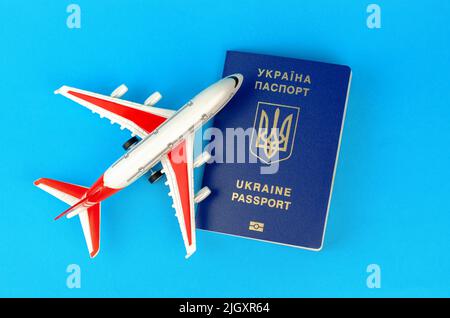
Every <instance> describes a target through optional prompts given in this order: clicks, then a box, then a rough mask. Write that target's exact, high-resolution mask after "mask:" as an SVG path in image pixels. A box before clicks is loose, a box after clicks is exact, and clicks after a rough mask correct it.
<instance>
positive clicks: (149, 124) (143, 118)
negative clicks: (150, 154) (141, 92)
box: [67, 91, 166, 133]
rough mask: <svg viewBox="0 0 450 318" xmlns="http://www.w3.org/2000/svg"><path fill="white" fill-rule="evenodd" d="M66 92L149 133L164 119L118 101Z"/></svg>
mask: <svg viewBox="0 0 450 318" xmlns="http://www.w3.org/2000/svg"><path fill="white" fill-rule="evenodd" d="M67 93H68V94H70V95H73V96H75V97H78V98H80V99H82V100H84V101H86V102H88V103H91V104H94V105H95V106H98V107H100V108H103V109H105V110H107V111H109V112H111V113H114V114H116V115H119V116H121V117H123V118H126V119H128V120H130V121H132V122H134V123H135V124H136V125H138V126H139V127H141V128H142V129H144V130H145V131H146V132H147V133H151V132H152V131H153V130H155V129H156V128H157V127H158V126H159V125H161V124H162V123H163V122H164V121H165V120H166V118H164V117H161V116H158V115H155V114H151V113H148V112H145V111H143V110H139V109H136V108H132V107H128V106H125V105H122V104H119V103H115V102H112V101H109V100H105V99H102V98H98V97H93V96H90V95H87V94H83V93H79V92H74V91H68V92H67Z"/></svg>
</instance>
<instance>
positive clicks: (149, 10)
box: [0, 0, 450, 297]
mask: <svg viewBox="0 0 450 318" xmlns="http://www.w3.org/2000/svg"><path fill="white" fill-rule="evenodd" d="M69 3H70V2H67V3H65V1H58V2H57V1H20V2H17V1H12V0H10V1H2V2H1V4H0V19H1V26H0V39H1V52H2V53H1V55H0V70H1V76H0V90H1V95H2V97H1V125H2V134H1V135H0V138H1V145H2V147H3V151H2V155H1V159H0V174H1V177H2V182H1V185H0V214H1V215H0V216H1V221H0V257H1V262H0V296H63V297H80V296H186V297H189V296H299V297H303V296H369V297H381V296H450V273H449V269H450V254H449V247H450V235H449V228H450V214H449V212H450V206H449V203H448V196H449V193H450V187H449V182H448V180H449V177H450V173H449V168H448V162H449V154H450V153H449V148H448V146H449V142H450V138H449V137H450V133H449V119H450V108H449V106H450V105H449V100H450V90H449V71H450V59H449V52H450V44H449V37H450V27H449V26H450V24H449V21H448V16H449V12H450V3H449V2H448V1H427V2H423V1H420V2H419V1H417V2H412V1H376V3H377V4H379V5H380V7H381V10H382V15H381V18H382V28H381V29H369V28H367V26H366V18H367V16H368V14H367V13H366V7H367V5H368V4H369V3H370V2H367V1H341V2H338V1H332V0H329V1H324V0H322V1H313V0H311V1H261V0H259V1H256V0H255V1H253V0H252V1H213V2H212V1H189V2H186V1H126V2H124V1H107V2H106V1H95V2H94V1H86V0H84V1H77V2H76V3H77V4H79V5H80V7H81V29H69V28H67V26H66V18H67V16H68V13H66V7H67V5H68V4H69ZM227 49H233V50H243V51H250V52H256V53H267V54H276V55H281V56H290V57H298V58H304V59H313V60H319V61H325V62H333V63H340V64H347V65H349V66H351V67H352V70H353V82H352V88H351V93H350V100H349V105H348V112H347V119H346V124H345V129H344V135H343V142H342V147H341V154H340V159H339V165H338V170H337V175H336V181H335V188H334V193H333V199H332V204H331V210H330V217H329V222H328V229H327V235H326V238H325V245H324V249H323V250H322V251H321V252H311V251H305V250H299V249H294V248H289V247H283V246H278V245H272V244H266V243H262V242H257V241H252V240H246V239H240V238H234V237H229V236H224V235H220V234H214V233H207V232H203V231H199V232H198V252H197V253H196V254H195V255H194V256H193V257H192V258H191V259H189V260H188V261H186V260H185V259H184V257H183V256H184V249H183V244H182V240H181V238H180V234H179V229H178V224H177V222H176V219H175V217H174V212H173V210H172V209H171V207H170V199H169V197H168V196H167V188H166V187H165V186H164V184H163V183H162V182H161V183H158V184H155V185H153V186H150V185H149V183H148V182H147V180H146V179H145V178H142V179H141V180H139V181H138V182H136V183H135V184H133V185H132V186H131V187H129V188H127V189H125V190H124V191H122V192H121V193H119V194H117V195H116V196H114V197H112V198H110V199H108V200H107V201H106V202H105V203H104V204H103V218H102V221H103V224H102V249H101V252H100V254H99V255H98V257H97V258H96V259H95V260H91V259H89V256H88V253H87V251H86V246H85V243H84V239H83V236H82V234H81V228H80V225H79V222H78V221H77V220H66V219H65V220H62V221H60V222H54V221H53V217H54V216H55V215H57V214H58V213H60V212H61V211H63V210H64V209H65V208H66V206H65V204H64V203H62V202H60V201H58V200H57V199H55V198H53V197H51V196H50V195H48V194H47V193H45V192H43V191H41V190H39V189H38V188H36V187H34V186H33V185H32V181H33V180H35V179H36V178H38V177H43V176H45V177H51V178H56V179H60V180H64V181H68V182H73V183H78V184H82V185H89V184H91V183H92V182H93V181H95V179H96V178H97V177H98V176H99V175H100V174H101V173H102V172H103V171H104V170H105V168H106V167H107V166H109V164H111V163H112V162H113V161H114V160H115V159H116V158H117V157H119V156H120V155H121V154H122V153H123V151H122V149H121V144H122V143H123V142H124V141H125V140H127V139H128V137H129V135H128V134H127V133H126V132H121V131H120V130H119V129H118V127H117V126H112V127H111V126H110V125H109V123H108V121H107V120H100V119H99V118H98V116H96V115H92V114H91V113H90V112H89V111H87V110H86V109H83V108H82V107H80V106H77V105H76V104H75V103H73V102H71V101H69V100H66V99H64V98H62V97H60V96H54V95H53V91H54V90H55V89H56V88H58V87H60V86H61V85H63V84H67V85H71V86H76V87H80V88H84V89H88V90H92V91H97V92H99V93H109V92H111V91H112V90H113V89H114V88H115V87H116V86H118V85H119V84H121V83H126V84H127V85H128V87H129V88H130V91H129V93H127V95H126V98H127V99H130V100H134V101H140V102H142V101H144V100H145V98H146V97H147V96H148V95H149V94H150V93H151V92H152V91H154V90H159V91H161V92H162V93H163V95H164V96H165V97H164V98H163V100H162V101H161V102H160V106H165V107H168V108H173V109H176V108H178V107H179V106H180V105H182V104H183V103H184V102H185V101H186V100H188V99H189V98H190V97H191V96H192V95H194V94H195V93H197V92H198V91H199V90H200V89H201V88H203V87H205V86H207V85H208V84H210V83H212V82H214V81H215V80H217V79H218V78H220V75H221V73H222V67H223V61H224V57H225V51H226V50H227ZM72 263H75V264H79V265H80V267H81V271H82V277H81V288H80V289H69V288H67V287H66V277H67V275H68V274H67V273H66V267H67V266H68V265H69V264H72ZM372 263H375V264H379V265H380V267H381V288H380V289H369V288H367V286H366V277H367V276H368V274H367V273H366V267H367V266H368V265H369V264H372Z"/></svg>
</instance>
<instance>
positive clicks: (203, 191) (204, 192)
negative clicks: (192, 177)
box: [194, 187, 211, 203]
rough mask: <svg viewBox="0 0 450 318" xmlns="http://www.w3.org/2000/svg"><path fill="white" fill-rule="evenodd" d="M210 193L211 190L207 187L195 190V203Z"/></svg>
mask: <svg viewBox="0 0 450 318" xmlns="http://www.w3.org/2000/svg"><path fill="white" fill-rule="evenodd" d="M210 194H211V190H210V189H209V188H208V187H203V188H201V189H200V191H198V192H197V194H196V195H195V198H194V202H195V203H200V202H202V201H203V200H205V199H206V198H207V197H208V196H209V195H210Z"/></svg>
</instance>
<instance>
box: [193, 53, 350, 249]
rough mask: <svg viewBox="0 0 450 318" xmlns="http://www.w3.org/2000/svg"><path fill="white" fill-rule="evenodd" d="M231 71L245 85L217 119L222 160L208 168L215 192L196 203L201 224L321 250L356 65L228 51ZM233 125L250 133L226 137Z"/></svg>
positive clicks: (213, 148)
mask: <svg viewBox="0 0 450 318" xmlns="http://www.w3.org/2000/svg"><path fill="white" fill-rule="evenodd" d="M233 73H241V74H242V75H243V76H244V81H243V84H242V86H241V88H240V90H239V91H238V92H237V94H236V95H235V96H234V98H233V99H232V100H231V101H230V103H229V104H228V105H227V106H225V108H224V109H223V110H222V111H221V112H220V113H219V114H218V115H217V116H216V117H215V119H214V127H217V128H219V129H220V130H221V131H222V133H223V136H222V137H223V141H222V143H223V145H224V146H225V145H226V147H223V149H222V147H219V146H218V145H220V143H217V140H216V139H217V138H222V137H221V136H219V135H218V136H213V137H212V141H213V142H211V144H210V145H209V146H207V148H208V147H209V150H210V152H211V153H212V157H213V159H215V161H219V162H220V161H221V159H223V161H225V163H211V164H208V165H207V166H206V168H205V171H204V176H203V185H206V186H208V187H210V189H211V191H212V193H211V195H210V196H209V197H208V198H207V199H206V200H204V201H203V202H201V203H200V204H199V206H198V214H197V228H200V229H204V230H209V231H215V232H220V233H225V234H231V235H237V236H242V237H246V238H252V239H258V240H264V241H269V242H273V243H279V244H285V245H291V246H296V247H302V248H308V249H313V250H319V249H321V248H322V243H323V238H324V232H325V226H326V220H327V215H328V209H329V204H330V199H331V190H332V186H333V179H334V173H335V168H336V161H337V155H338V152H339V145H340V140H341V133H342V127H343V121H344V117H345V109H346V104H347V96H348V91H349V87H350V79H351V70H350V68H349V67H348V66H343V65H336V64H328V63H321V62H313V61H306V60H300V59H293V58H284V57H276V56H269V55H261V54H251V53H243V52H235V51H228V52H227V56H226V61H225V68H224V71H223V76H224V77H225V76H228V75H231V74H233ZM236 128H242V129H243V130H246V131H247V132H248V134H247V135H246V136H245V138H240V139H239V138H237V137H236V138H235V137H234V136H232V137H229V135H230V136H231V134H227V133H226V131H227V129H228V130H230V129H236ZM213 135H214V134H213ZM238 139H239V140H238ZM214 141H215V142H214ZM242 153H244V154H245V156H243V155H242ZM239 156H240V157H239ZM243 161H244V162H243ZM264 169H266V170H264ZM264 172H265V173H264ZM267 172H269V173H267Z"/></svg>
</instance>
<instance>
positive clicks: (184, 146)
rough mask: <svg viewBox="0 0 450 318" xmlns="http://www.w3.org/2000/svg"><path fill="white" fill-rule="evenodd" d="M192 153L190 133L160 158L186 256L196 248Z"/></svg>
mask: <svg viewBox="0 0 450 318" xmlns="http://www.w3.org/2000/svg"><path fill="white" fill-rule="evenodd" d="M193 155H194V134H191V135H189V136H188V137H186V138H185V139H184V140H183V141H182V142H181V143H180V144H179V145H178V146H176V147H175V148H174V149H172V151H171V152H169V153H168V154H167V155H165V156H164V157H163V158H162V159H161V164H162V166H163V172H164V173H165V175H166V177H167V182H166V185H168V186H169V188H170V192H169V195H170V196H171V197H172V199H173V207H174V208H175V215H176V217H177V218H178V223H179V224H180V229H181V234H182V236H183V241H184V245H185V247H186V252H187V255H186V258H188V257H189V256H191V255H192V254H193V253H194V252H195V250H196V242H195V208H194V165H193Z"/></svg>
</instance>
